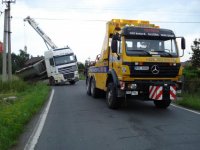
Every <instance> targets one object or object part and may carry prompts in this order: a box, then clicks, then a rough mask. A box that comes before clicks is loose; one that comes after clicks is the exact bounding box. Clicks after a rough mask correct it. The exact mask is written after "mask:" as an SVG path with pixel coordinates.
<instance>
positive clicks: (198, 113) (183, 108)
mask: <svg viewBox="0 0 200 150" xmlns="http://www.w3.org/2000/svg"><path fill="white" fill-rule="evenodd" d="M171 106H173V107H176V108H179V109H182V110H186V111H189V112H192V113H195V114H197V115H200V112H198V111H195V110H191V109H188V108H185V107H181V106H178V105H175V104H171Z"/></svg>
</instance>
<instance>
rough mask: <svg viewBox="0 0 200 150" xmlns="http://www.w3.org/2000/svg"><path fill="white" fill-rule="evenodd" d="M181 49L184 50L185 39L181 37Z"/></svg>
mask: <svg viewBox="0 0 200 150" xmlns="http://www.w3.org/2000/svg"><path fill="white" fill-rule="evenodd" d="M181 49H183V50H184V49H185V38H184V37H182V38H181Z"/></svg>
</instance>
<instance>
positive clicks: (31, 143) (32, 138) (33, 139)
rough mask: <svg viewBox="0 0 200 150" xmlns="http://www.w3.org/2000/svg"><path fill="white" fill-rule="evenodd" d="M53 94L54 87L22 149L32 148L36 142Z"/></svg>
mask: <svg viewBox="0 0 200 150" xmlns="http://www.w3.org/2000/svg"><path fill="white" fill-rule="evenodd" d="M53 95H54V89H52V92H51V96H50V98H49V101H48V104H47V106H46V108H45V109H44V111H43V112H42V114H41V115H40V118H39V120H38V122H37V124H36V126H35V128H34V130H33V133H32V134H31V136H30V137H29V140H28V142H27V143H26V145H25V147H24V150H34V148H35V145H36V144H37V142H38V139H39V137H40V134H41V132H42V129H43V127H44V123H45V121H46V117H47V115H48V112H49V108H50V105H51V102H52V99H53Z"/></svg>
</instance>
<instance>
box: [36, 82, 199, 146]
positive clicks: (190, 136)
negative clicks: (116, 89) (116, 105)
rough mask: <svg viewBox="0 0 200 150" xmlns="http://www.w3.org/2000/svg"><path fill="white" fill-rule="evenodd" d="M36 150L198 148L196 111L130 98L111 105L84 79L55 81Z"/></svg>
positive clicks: (197, 117) (197, 116)
mask: <svg viewBox="0 0 200 150" xmlns="http://www.w3.org/2000/svg"><path fill="white" fill-rule="evenodd" d="M53 88H54V90H55V93H54V97H53V100H52V103H51V107H50V109H49V112H48V116H47V118H46V122H45V124H44V128H43V130H42V133H41V135H40V138H39V140H38V143H37V144H36V146H35V149H36V150H199V149H200V115H198V114H195V113H192V112H188V111H185V110H182V109H179V108H176V107H173V106H170V107H169V108H168V109H166V110H162V109H157V108H155V107H154V104H153V103H152V102H139V101H131V102H129V104H128V106H127V107H122V108H121V109H119V110H110V109H109V108H108V107H107V106H106V103H105V99H104V98H100V99H94V98H92V97H90V96H88V95H87V94H86V89H85V82H84V81H79V82H78V83H77V84H76V85H65V86H54V87H53Z"/></svg>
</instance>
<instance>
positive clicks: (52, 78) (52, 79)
mask: <svg viewBox="0 0 200 150" xmlns="http://www.w3.org/2000/svg"><path fill="white" fill-rule="evenodd" d="M49 85H51V86H53V85H55V80H54V77H50V78H49Z"/></svg>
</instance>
